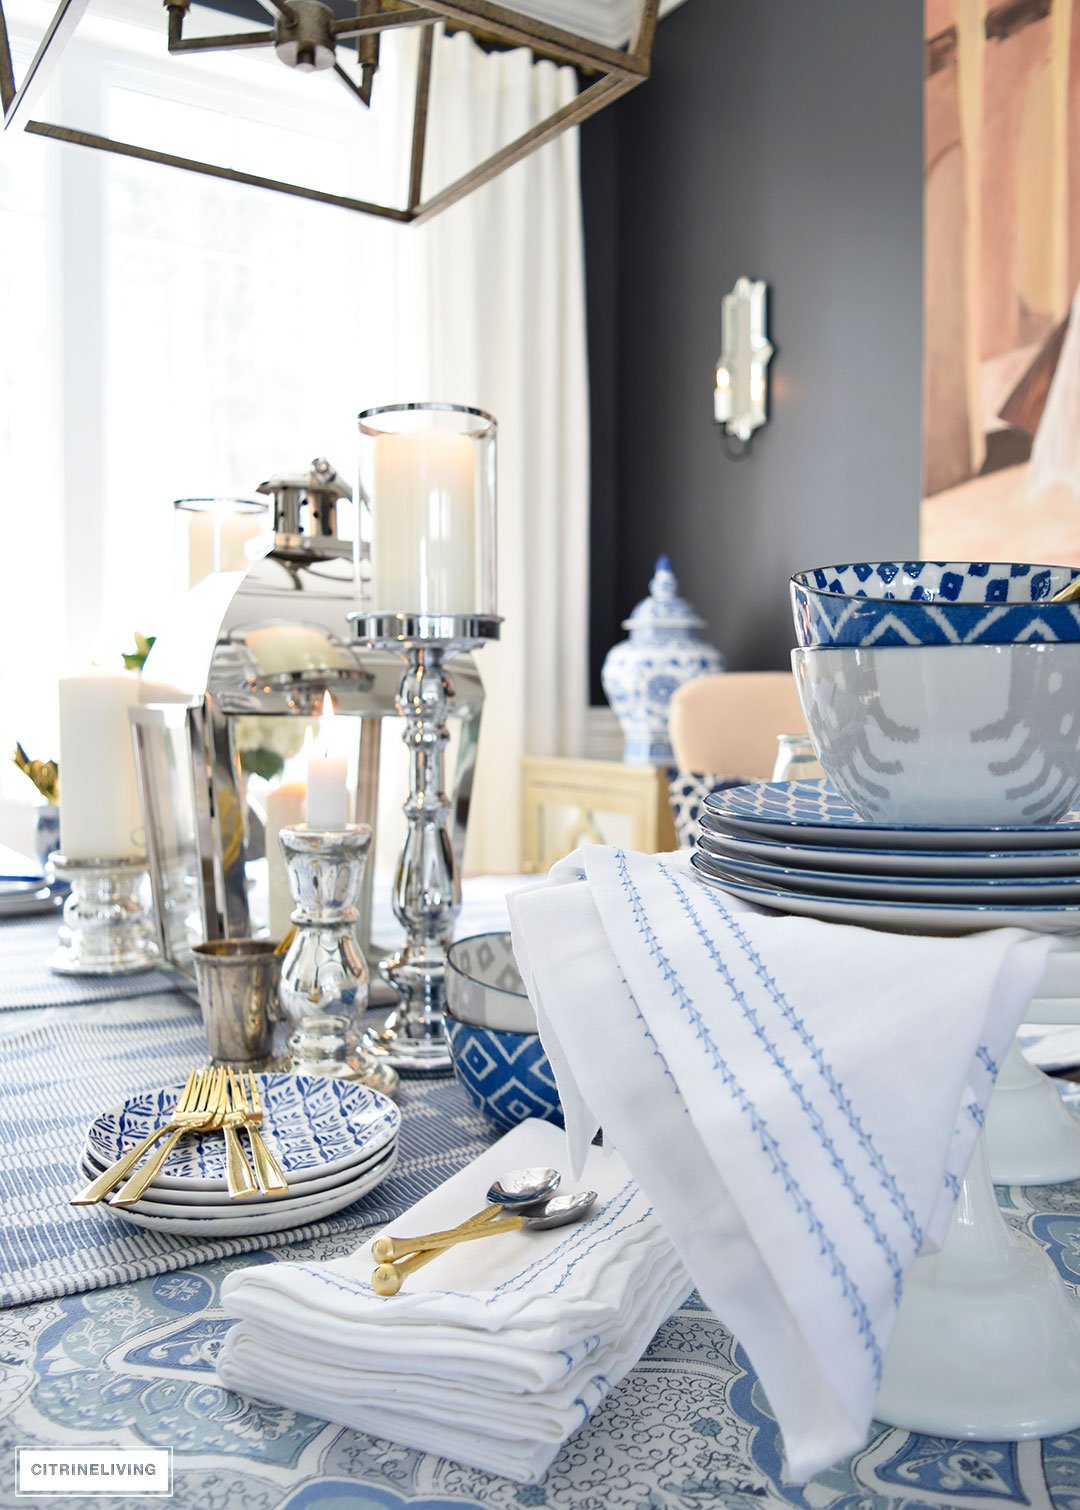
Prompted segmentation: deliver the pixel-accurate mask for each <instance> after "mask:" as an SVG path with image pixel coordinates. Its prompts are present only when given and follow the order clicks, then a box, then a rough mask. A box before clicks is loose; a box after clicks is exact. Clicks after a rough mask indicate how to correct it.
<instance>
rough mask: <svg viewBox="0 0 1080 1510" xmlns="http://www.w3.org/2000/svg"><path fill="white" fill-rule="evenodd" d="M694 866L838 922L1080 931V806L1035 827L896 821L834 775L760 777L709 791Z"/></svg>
mask: <svg viewBox="0 0 1080 1510" xmlns="http://www.w3.org/2000/svg"><path fill="white" fill-rule="evenodd" d="M691 864H692V865H693V867H694V869H695V871H696V872H697V874H698V875H699V876H700V877H701V879H702V880H704V881H706V882H708V883H709V884H711V885H715V886H718V887H720V888H721V889H722V890H724V891H727V892H730V893H731V894H732V895H733V896H737V897H741V898H743V899H744V900H746V901H748V902H756V903H758V904H759V905H760V906H763V907H773V908H776V909H777V910H778V911H780V912H790V913H798V914H800V915H802V916H803V917H812V918H823V919H826V920H828V921H830V922H841V923H858V924H862V925H865V926H868V927H873V928H893V929H901V930H903V931H905V932H915V933H970V932H972V931H973V930H976V929H982V928H1010V927H1016V928H1032V929H1035V930H1036V931H1041V932H1051V933H1071V932H1075V931H1077V930H1080V813H1069V814H1067V815H1066V816H1065V817H1064V818H1062V819H1060V820H1059V821H1058V822H1057V823H1048V824H1042V825H1035V826H1031V827H1021V826H1009V827H999V828H959V827H958V828H944V827H941V826H929V825H927V826H915V825H902V824H886V823H876V822H869V821H864V820H863V819H861V818H859V817H858V816H857V815H856V813H855V812H854V810H853V809H852V808H851V807H850V806H849V805H848V803H847V802H845V801H844V799H843V798H842V797H841V796H840V795H839V794H838V793H837V792H836V791H835V789H834V788H833V787H832V786H830V784H829V783H828V782H827V781H754V782H749V783H747V785H745V786H739V787H731V788H728V789H727V790H726V791H722V792H717V793H715V794H714V795H713V796H711V797H708V798H707V799H706V801H705V807H704V811H703V813H702V817H701V825H700V832H699V835H698V842H697V849H696V851H695V853H694V855H693V857H692V860H691Z"/></svg>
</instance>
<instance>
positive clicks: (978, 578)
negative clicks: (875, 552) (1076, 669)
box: [791, 561, 1080, 648]
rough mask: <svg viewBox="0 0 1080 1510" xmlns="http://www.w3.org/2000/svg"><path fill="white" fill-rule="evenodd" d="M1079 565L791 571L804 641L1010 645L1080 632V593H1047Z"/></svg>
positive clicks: (873, 565) (940, 564)
mask: <svg viewBox="0 0 1080 1510" xmlns="http://www.w3.org/2000/svg"><path fill="white" fill-rule="evenodd" d="M1078 576H1080V569H1078V568H1076V567H1074V566H1035V565H1030V564H1028V563H1026V562H1004V563H1002V562H991V561H858V562H853V563H851V564H849V565H847V566H818V567H814V568H812V569H811V570H809V571H801V572H796V573H795V575H794V576H793V577H792V579H791V611H792V615H793V617H794V620H795V635H796V638H797V640H798V642H799V644H800V646H821V645H825V646H856V647H863V648H869V647H871V646H873V647H875V648H885V647H891V646H903V645H1012V644H1030V643H1058V642H1061V643H1068V642H1077V641H1080V602H1077V603H1051V602H1050V601H1049V600H1050V599H1051V598H1052V597H1053V596H1054V594H1055V593H1056V592H1058V591H1059V590H1060V589H1061V588H1062V587H1064V586H1065V585H1066V584H1067V583H1069V582H1072V581H1073V580H1074V579H1075V578H1076V577H1078Z"/></svg>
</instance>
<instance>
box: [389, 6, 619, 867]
mask: <svg viewBox="0 0 1080 1510" xmlns="http://www.w3.org/2000/svg"><path fill="white" fill-rule="evenodd" d="M438 54H441V55H442V56H441V66H439V67H438V68H437V71H436V75H435V78H434V81H433V90H432V117H433V118H432V131H431V135H430V137H429V141H428V152H427V159H426V169H425V194H426V193H428V192H430V191H429V188H428V184H429V183H430V184H434V185H435V186H436V187H438V186H440V185H442V184H444V183H446V182H448V181H450V180H451V179H452V178H454V177H456V176H457V175H458V173H459V171H462V170H463V168H464V167H465V166H466V165H467V164H469V163H476V162H479V161H480V160H481V159H482V158H484V157H486V156H487V155H489V154H490V153H491V152H492V151H494V150H495V149H496V148H497V147H499V146H501V145H504V144H505V143H506V142H508V141H510V140H511V139H513V138H514V137H516V136H518V135H519V134H520V133H521V132H523V131H525V130H527V129H528V128H529V127H530V126H532V125H533V124H535V122H536V121H537V120H538V119H540V118H542V117H544V116H547V115H549V114H550V113H552V112H553V111H554V110H556V109H558V108H559V107H560V106H561V105H563V104H565V103H567V102H568V101H569V100H572V99H573V98H574V94H575V89H576V85H575V81H574V75H573V73H572V71H571V70H569V69H561V70H560V69H558V68H556V67H555V65H554V64H551V63H539V64H533V63H530V61H529V54H528V53H526V52H524V51H515V52H510V53H506V54H503V55H496V56H494V57H491V56H487V55H485V54H484V53H482V52H481V51H480V49H479V48H478V47H477V46H476V45H475V44H474V43H473V42H472V40H471V39H470V38H468V37H467V36H465V35H464V34H459V35H458V36H456V37H454V38H452V39H451V40H450V41H449V42H448V43H446V44H445V45H444V46H443V47H442V48H440V49H437V55H438ZM413 236H415V237H416V238H417V242H416V245H415V246H413V247H412V248H410V249H409V255H410V257H415V258H416V259H417V263H416V266H417V271H418V276H417V279H416V281H415V283H414V285H413V287H412V289H411V292H407V294H406V297H407V299H408V302H409V306H410V307H409V309H407V310H403V311H402V322H401V323H402V329H403V330H404V331H410V332H411V334H410V336H409V337H408V338H409V339H411V341H412V344H413V347H414V349H415V350H417V351H418V352H420V351H424V350H426V351H427V361H426V364H425V365H426V371H425V373H424V374H423V377H424V378H426V382H427V394H426V396H427V397H429V398H433V399H441V400H448V401H451V402H458V403H469V404H476V405H478V406H479V407H480V408H482V409H487V410H489V411H490V412H491V413H492V414H494V415H495V417H496V419H497V420H498V422H499V440H498V457H499V493H498V509H499V513H498V528H499V562H498V565H499V610H500V612H501V613H502V615H503V617H504V623H503V627H502V638H501V640H500V642H499V643H498V644H497V645H489V646H487V647H485V649H483V650H482V651H480V652H479V654H478V657H477V660H478V664H479V666H480V672H481V675H482V677H483V681H484V686H485V689H486V693H487V701H486V703H485V712H484V725H483V733H482V736H481V744H480V757H479V762H478V767H477V778H476V787H475V794H476V795H475V800H474V806H473V812H472V817H471V819H470V832H469V846H468V852H467V855H466V867H467V869H468V870H470V871H473V872H480V871H483V872H510V871H514V870H517V869H519V868H520V859H521V851H520V838H521V833H520V831H521V817H520V814H521V757H522V755H524V754H526V753H527V754H537V755H556V754H579V753H580V752H581V749H582V745H583V739H584V723H585V712H586V706H587V702H588V692H587V647H588V628H587V613H588V463H589V453H588V446H589V434H588V422H589V405H588V379H587V371H586V338H585V294H584V253H583V246H582V231H581V203H580V184H579V175H578V142H577V133H576V132H567V133H564V134H563V135H562V136H561V137H558V138H557V139H556V140H555V141H554V142H552V143H550V144H549V145H548V146H546V147H544V148H543V149H542V150H541V151H539V152H537V153H535V154H534V155H533V156H531V157H529V158H526V159H525V161H524V162H522V163H520V164H518V165H517V166H516V167H514V168H511V169H510V170H509V171H508V172H506V173H504V174H503V175H501V176H500V177H498V178H496V179H495V180H493V182H492V183H490V184H489V185H487V186H486V187H485V188H483V189H481V190H479V191H477V192H476V193H474V194H472V195H470V196H469V197H468V198H466V199H464V200H462V201H461V202H460V203H458V204H457V205H455V206H454V207H453V208H452V209H450V210H447V211H444V212H443V214H442V215H440V216H438V217H437V218H436V219H435V220H433V221H432V222H431V223H430V224H429V225H427V226H424V227H422V228H421V229H420V230H419V231H417V232H414V233H413ZM409 239H411V238H409ZM403 281H404V284H405V286H406V288H407V289H408V286H409V282H410V280H408V279H405V280H403ZM421 326H422V329H421V328H420V327H421ZM418 380H420V375H419V374H418Z"/></svg>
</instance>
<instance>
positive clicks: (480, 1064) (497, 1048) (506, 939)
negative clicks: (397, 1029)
mask: <svg viewBox="0 0 1080 1510" xmlns="http://www.w3.org/2000/svg"><path fill="white" fill-rule="evenodd" d="M446 962H447V971H446V998H447V1005H448V1010H447V1013H446V1035H447V1038H448V1040H449V1043H450V1057H451V1059H452V1060H453V1062H454V1073H455V1075H456V1076H457V1078H458V1080H459V1081H460V1083H461V1085H462V1086H463V1087H464V1090H465V1092H466V1094H467V1095H468V1097H469V1099H470V1101H472V1103H473V1105H474V1106H475V1107H476V1108H477V1109H478V1110H479V1111H481V1112H483V1114H484V1116H485V1117H489V1118H490V1119H491V1121H492V1122H494V1123H495V1124H496V1125H497V1126H499V1127H501V1128H504V1129H505V1128H510V1127H515V1126H516V1125H517V1123H519V1122H524V1121H525V1120H526V1118H528V1117H540V1118H541V1119H542V1120H543V1121H545V1122H554V1123H556V1124H557V1126H559V1127H562V1125H563V1117H562V1108H561V1106H560V1104H559V1091H558V1087H557V1086H556V1084H555V1076H554V1075H553V1074H552V1072H551V1066H550V1064H549V1063H548V1060H547V1055H546V1054H545V1053H544V1050H543V1047H542V1045H541V1043H540V1037H539V1034H538V1033H537V1031H536V1014H535V1013H534V1011H533V1009H532V1003H531V1002H530V1001H529V998H528V996H527V994H526V992H525V986H524V983H523V981H522V979H521V972H520V971H519V970H518V967H517V964H516V962H515V960H514V951H513V947H512V945H511V942H510V935H509V934H508V933H483V934H479V935H477V936H476V937H475V938H469V939H459V940H458V942H457V943H456V944H452V945H451V946H450V949H449V951H448V953H447V961H446Z"/></svg>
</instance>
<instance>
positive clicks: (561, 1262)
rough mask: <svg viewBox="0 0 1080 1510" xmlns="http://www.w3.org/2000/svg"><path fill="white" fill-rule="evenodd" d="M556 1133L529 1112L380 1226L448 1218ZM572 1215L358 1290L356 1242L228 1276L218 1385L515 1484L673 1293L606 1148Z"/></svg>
mask: <svg viewBox="0 0 1080 1510" xmlns="http://www.w3.org/2000/svg"><path fill="white" fill-rule="evenodd" d="M565 1154H566V1139H565V1136H564V1134H563V1133H562V1132H561V1130H560V1129H558V1128H556V1127H553V1126H551V1125H550V1124H548V1123H545V1122H536V1121H530V1122H525V1123H522V1124H521V1126H519V1127H516V1128H514V1130H513V1131H512V1132H510V1133H507V1135H506V1136H505V1137H503V1138H501V1139H500V1140H499V1142H498V1143H496V1144H494V1145H493V1146H492V1147H491V1148H490V1149H488V1150H487V1151H486V1152H485V1153H483V1154H482V1155H481V1156H480V1158H478V1159H476V1160H475V1161H474V1162H473V1163H472V1164H470V1165H468V1166H467V1167H466V1168H465V1169H463V1170H461V1171H460V1172H459V1173H458V1174H457V1175H455V1176H453V1178H452V1179H450V1180H448V1181H446V1183H445V1184H443V1185H441V1186H440V1187H439V1189H438V1190H435V1191H433V1192H432V1193H431V1194H430V1195H428V1196H426V1197H425V1198H424V1199H423V1200H422V1201H420V1202H418V1204H417V1205H416V1206H414V1207H413V1209H412V1210H411V1211H410V1212H407V1213H406V1214H405V1215H404V1216H402V1217H401V1218H399V1220H397V1221H395V1223H394V1226H393V1230H394V1232H395V1233H396V1234H398V1235H401V1236H405V1235H416V1234H418V1233H422V1232H434V1231H438V1230H441V1229H443V1228H446V1227H450V1226H453V1225H454V1224H455V1223H457V1222H459V1221H463V1220H465V1218H466V1217H468V1216H471V1215H473V1214H474V1213H475V1212H476V1211H477V1210H479V1209H480V1207H481V1206H482V1205H483V1201H484V1194H485V1192H486V1191H487V1189H488V1187H489V1185H490V1184H491V1183H492V1181H493V1180H495V1179H496V1178H498V1177H499V1176H501V1175H504V1174H506V1173H507V1171H509V1170H512V1169H521V1168H529V1167H534V1166H545V1165H551V1166H554V1167H555V1168H558V1167H560V1165H564V1164H565ZM582 1162H583V1169H582V1178H581V1181H580V1182H579V1183H578V1184H577V1185H576V1186H574V1187H571V1186H570V1185H569V1184H568V1183H567V1182H566V1181H565V1179H564V1182H563V1187H562V1188H563V1189H564V1190H566V1191H569V1190H570V1189H571V1188H586V1189H592V1190H595V1191H596V1192H597V1196H598V1200H597V1203H596V1207H595V1208H594V1210H593V1212H592V1213H591V1214H590V1216H589V1217H588V1218H587V1219H586V1220H584V1221H581V1222H579V1223H577V1224H575V1225H574V1226H568V1227H562V1228H556V1229H553V1230H551V1231H547V1232H539V1231H533V1232H522V1231H519V1232H515V1233H510V1234H506V1235H502V1236H499V1237H492V1238H486V1239H483V1240H481V1241H479V1242H473V1243H465V1244H462V1245H461V1246H459V1247H457V1248H454V1249H451V1250H449V1251H448V1252H446V1253H444V1254H442V1255H441V1256H440V1257H439V1258H438V1259H436V1260H435V1261H434V1262H433V1263H431V1264H429V1265H427V1266H426V1267H424V1268H421V1269H419V1270H417V1272H416V1273H415V1274H413V1275H411V1276H410V1277H409V1279H408V1280H407V1281H406V1284H405V1286H404V1288H403V1289H402V1290H401V1291H400V1292H399V1293H398V1294H397V1295H395V1296H391V1297H384V1296H378V1295H376V1294H375V1293H374V1291H373V1290H372V1288H371V1284H370V1279H371V1272H372V1269H373V1267H374V1261H373V1259H372V1257H371V1242H372V1239H373V1238H374V1237H376V1236H378V1235H379V1234H377V1233H370V1234H368V1235H366V1236H365V1238H364V1242H363V1245H362V1246H361V1247H360V1248H359V1249H358V1250H357V1251H356V1252H355V1253H353V1254H350V1255H349V1256H348V1257H346V1258H340V1259H334V1260H332V1261H330V1262H327V1263H308V1264H285V1263H279V1264H265V1265H259V1266H257V1267H254V1268H250V1269H243V1270H240V1271H239V1272H238V1273H236V1274H231V1275H229V1276H228V1277H227V1279H226V1280H225V1282H224V1284H223V1286H222V1304H223V1306H224V1308H225V1310H226V1311H227V1312H228V1313H229V1314H230V1315H233V1316H237V1317H239V1318H240V1320H239V1322H238V1324H237V1325H236V1326H234V1327H233V1328H232V1329H231V1330H230V1332H229V1333H228V1336H227V1338H226V1340H225V1344H224V1346H223V1348H222V1351H221V1353H220V1355H219V1358H218V1375H219V1377H220V1379H221V1381H222V1383H223V1384H225V1385H226V1386H227V1387H228V1388H230V1389H234V1390H236V1391H237V1392H238V1393H240V1394H244V1395H250V1396H253V1397H254V1398H256V1399H259V1400H270V1401H273V1402H275V1403H278V1404H282V1405H287V1406H290V1407H292V1408H293V1409H296V1410H303V1411H307V1412H309V1413H310V1414H311V1415H314V1416H318V1417H322V1418H324V1419H327V1420H331V1421H339V1422H341V1423H342V1424H343V1425H346V1426H352V1427H355V1428H356V1429H358V1430H361V1431H369V1432H373V1433H374V1434H375V1435H376V1436H381V1437H386V1438H388V1439H389V1440H391V1441H393V1442H399V1443H402V1444H403V1445H405V1446H407V1447H415V1448H419V1449H421V1450H423V1451H426V1452H434V1453H438V1454H440V1455H441V1456H444V1457H448V1458H451V1459H453V1460H454V1461H455V1462H459V1463H466V1464H469V1465H470V1466H472V1467H475V1468H480V1469H482V1470H484V1471H486V1472H488V1473H497V1474H501V1475H503V1476H504V1477H507V1478H512V1479H517V1480H520V1481H528V1480H530V1479H535V1478H538V1477H539V1476H540V1475H541V1474H542V1473H543V1472H544V1471H545V1470H546V1469H547V1467H548V1466H549V1465H550V1464H551V1462H552V1461H553V1460H554V1458H555V1457H556V1455H557V1454H558V1452H559V1449H560V1448H561V1446H562V1444H563V1442H564V1441H565V1440H566V1439H567V1438H568V1437H570V1436H571V1435H573V1433H574V1432H575V1431H577V1430H578V1429H579V1428H580V1427H581V1426H582V1425H583V1424H584V1423H585V1422H586V1421H587V1420H588V1419H589V1417H590V1416H591V1414H592V1412H593V1411H594V1410H595V1409H596V1407H597V1406H598V1405H599V1404H600V1403H601V1401H602V1400H604V1399H605V1398H606V1396H607V1395H608V1394H609V1393H610V1391H611V1390H612V1389H613V1388H614V1387H615V1386H616V1385H617V1384H618V1382H619V1381H620V1379H622V1377H623V1375H624V1374H626V1373H627V1371H628V1370H629V1369H630V1368H632V1367H633V1365H634V1364H635V1363H636V1362H637V1360H638V1358H639V1357H640V1356H641V1354H642V1353H643V1352H644V1351H645V1349H646V1348H647V1347H648V1345H649V1342H650V1341H651V1340H652V1337H653V1335H654V1333H655V1332H656V1330H657V1328H658V1327H659V1326H660V1325H661V1323H662V1322H663V1321H665V1320H666V1318H667V1317H668V1316H669V1315H670V1314H671V1313H672V1311H674V1310H675V1309H676V1308H677V1306H678V1305H679V1303H680V1302H681V1301H683V1300H684V1299H685V1298H686V1296H687V1295H688V1293H689V1291H690V1281H689V1279H688V1278H687V1275H686V1271H685V1270H684V1269H683V1267H682V1265H681V1264H680V1263H679V1262H678V1260H677V1259H676V1257H675V1254H674V1252H673V1250H672V1247H671V1243H670V1241H669V1240H668V1238H667V1236H666V1234H665V1233H664V1230H663V1228H662V1227H661V1225H660V1223H659V1221H658V1219H657V1217H656V1215H655V1214H654V1212H653V1211H652V1209H651V1207H650V1205H649V1203H648V1201H647V1200H646V1199H645V1198H644V1196H643V1195H642V1193H641V1191H640V1189H639V1188H638V1186H637V1183H636V1181H635V1180H634V1179H633V1178H632V1177H631V1176H630V1174H629V1172H628V1171H627V1168H626V1165H625V1164H624V1163H623V1161H622V1159H620V1158H619V1157H618V1156H617V1155H614V1154H611V1153H610V1152H604V1151H603V1150H601V1149H599V1148H590V1149H589V1150H587V1152H586V1153H585V1155H584V1157H583V1161H582Z"/></svg>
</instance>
